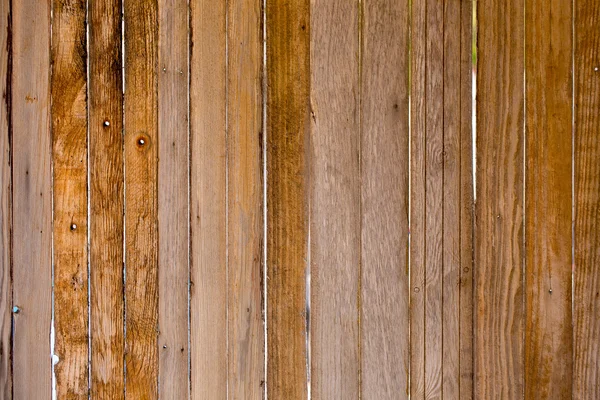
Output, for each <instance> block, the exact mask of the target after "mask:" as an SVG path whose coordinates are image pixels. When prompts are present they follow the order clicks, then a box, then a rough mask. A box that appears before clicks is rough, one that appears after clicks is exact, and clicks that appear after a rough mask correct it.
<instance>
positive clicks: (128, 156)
mask: <svg viewBox="0 0 600 400" xmlns="http://www.w3.org/2000/svg"><path fill="white" fill-rule="evenodd" d="M124 19H125V27H124V28H125V96H124V101H125V108H124V120H125V122H124V129H125V134H124V140H125V143H124V161H125V271H126V272H125V274H126V277H125V327H126V332H125V369H126V376H125V382H126V390H125V397H126V398H130V399H140V398H148V399H155V398H157V397H158V393H157V391H158V353H157V352H158V342H157V340H158V254H157V248H158V235H157V233H158V227H157V220H158V206H157V200H158V192H157V175H158V147H159V146H158V82H157V80H158V77H157V73H158V2H157V0H148V1H135V0H124ZM161 350H162V348H161Z"/></svg>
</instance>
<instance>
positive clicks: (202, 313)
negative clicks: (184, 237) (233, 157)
mask: <svg viewBox="0 0 600 400" xmlns="http://www.w3.org/2000/svg"><path fill="white" fill-rule="evenodd" d="M225 4H226V2H224V1H218V2H213V1H210V0H191V1H190V6H191V19H190V23H191V58H190V74H191V76H190V150H191V151H190V160H191V170H190V185H191V186H190V201H191V204H190V220H191V221H190V224H191V226H190V227H191V235H192V237H191V271H190V276H191V283H190V324H191V325H190V327H191V331H190V341H191V349H190V351H191V387H192V399H195V400H199V399H205V398H208V397H211V398H215V399H226V398H227V268H226V251H227V250H226V209H227V207H226V156H225V154H226V153H225V132H226V125H225V121H226V118H225V113H226V94H225V93H226V92H225V82H226V81H225V79H226V75H225V73H226V28H225V21H226V8H225Z"/></svg>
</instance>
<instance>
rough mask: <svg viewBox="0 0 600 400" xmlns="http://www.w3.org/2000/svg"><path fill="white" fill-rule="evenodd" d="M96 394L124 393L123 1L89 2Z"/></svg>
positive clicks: (115, 396) (113, 396)
mask: <svg viewBox="0 0 600 400" xmlns="http://www.w3.org/2000/svg"><path fill="white" fill-rule="evenodd" d="M89 40H90V44H89V52H90V54H89V63H90V65H89V70H90V75H89V104H88V107H89V169H90V193H89V196H90V217H89V218H90V285H91V294H90V296H91V299H90V302H91V321H90V324H91V335H92V349H91V350H92V355H91V359H92V365H93V367H92V368H91V370H92V372H91V373H92V386H91V396H92V398H93V399H107V398H110V399H122V398H124V390H125V385H124V383H125V382H124V370H123V354H124V332H123V311H124V302H123V289H124V288H123V137H122V134H123V92H122V89H123V83H122V73H121V1H120V0H113V1H111V2H100V1H91V2H90V3H89Z"/></svg>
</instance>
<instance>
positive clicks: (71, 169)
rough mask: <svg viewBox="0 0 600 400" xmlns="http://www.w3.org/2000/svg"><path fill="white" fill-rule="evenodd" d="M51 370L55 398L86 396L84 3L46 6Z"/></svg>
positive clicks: (59, 0) (74, 0)
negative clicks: (50, 141) (48, 24)
mask: <svg viewBox="0 0 600 400" xmlns="http://www.w3.org/2000/svg"><path fill="white" fill-rule="evenodd" d="M52 7H53V20H52V24H53V25H52V64H53V69H52V88H51V89H52V138H53V148H52V151H53V161H54V187H53V189H54V190H53V194H54V221H53V223H54V225H53V227H54V330H55V335H56V338H55V348H54V353H55V354H56V356H57V357H58V364H56V366H55V368H54V373H55V376H56V395H57V397H59V398H68V399H83V398H85V399H87V398H88V382H89V381H88V379H89V376H88V373H89V370H88V361H89V359H88V317H89V315H88V258H87V256H88V253H87V250H88V249H87V222H88V221H87V200H88V198H87V183H88V182H87V175H88V169H87V166H88V162H87V161H88V160H87V49H86V45H87V40H86V25H85V24H86V2H85V1H84V0H55V1H54V2H53V4H52Z"/></svg>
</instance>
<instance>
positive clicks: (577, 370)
mask: <svg viewBox="0 0 600 400" xmlns="http://www.w3.org/2000/svg"><path fill="white" fill-rule="evenodd" d="M599 32H600V3H599V2H597V1H594V0H578V1H576V2H575V43H574V45H575V70H574V74H575V265H574V268H575V292H574V293H575V297H574V302H575V308H574V312H575V316H574V336H575V342H574V346H575V348H574V365H573V368H574V369H573V398H574V399H596V398H600V385H598V382H599V381H600V365H599V364H598V360H599V359H600V303H599V301H600V296H599V293H600V270H598V265H600V237H599V236H598V232H600V214H599V213H598V208H599V207H600V164H599V163H598V160H600V136H599V135H598V132H600V114H599V113H598V110H599V109H600V35H599Z"/></svg>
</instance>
